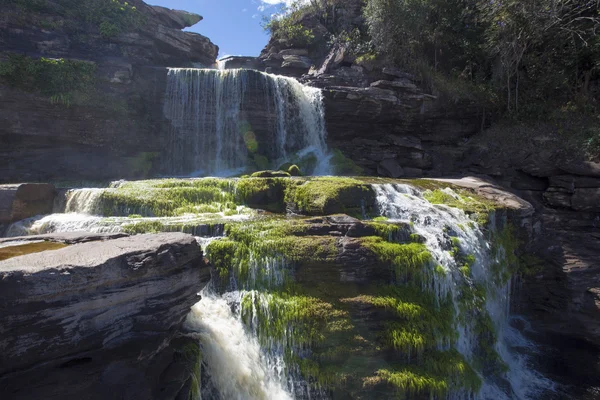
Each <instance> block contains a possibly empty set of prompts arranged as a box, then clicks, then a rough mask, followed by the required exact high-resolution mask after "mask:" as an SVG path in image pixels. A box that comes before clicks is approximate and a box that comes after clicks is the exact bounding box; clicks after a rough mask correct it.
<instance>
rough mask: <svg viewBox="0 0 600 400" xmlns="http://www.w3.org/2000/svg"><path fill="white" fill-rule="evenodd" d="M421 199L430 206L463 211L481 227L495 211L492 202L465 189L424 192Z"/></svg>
mask: <svg viewBox="0 0 600 400" xmlns="http://www.w3.org/2000/svg"><path fill="white" fill-rule="evenodd" d="M423 197H424V198H425V200H427V201H429V202H430V203H431V204H445V205H447V206H449V207H453V208H458V209H461V210H463V211H464V212H465V213H466V214H467V215H469V216H471V218H474V219H475V221H476V222H477V223H478V224H479V225H480V226H482V227H483V226H486V225H487V223H488V222H489V216H490V214H491V213H493V212H494V210H495V209H496V206H495V204H494V203H493V202H492V201H489V200H487V199H483V198H480V197H477V196H475V195H474V194H473V193H471V192H469V191H468V190H466V189H459V188H455V189H454V190H452V189H450V188H446V189H433V190H426V191H425V192H423Z"/></svg>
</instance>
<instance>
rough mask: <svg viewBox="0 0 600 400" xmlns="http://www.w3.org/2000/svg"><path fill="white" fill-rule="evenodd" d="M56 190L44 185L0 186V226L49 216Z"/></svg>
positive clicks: (51, 186)
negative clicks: (40, 216) (36, 216)
mask: <svg viewBox="0 0 600 400" xmlns="http://www.w3.org/2000/svg"><path fill="white" fill-rule="evenodd" d="M55 194H56V190H55V188H54V186H53V185H49V184H46V183H26V184H17V185H0V224H8V223H11V222H15V221H19V220H22V219H25V218H30V217H33V216H35V215H40V214H50V213H51V212H52V206H53V204H54V197H55Z"/></svg>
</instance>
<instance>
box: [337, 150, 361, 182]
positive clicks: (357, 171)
mask: <svg viewBox="0 0 600 400" xmlns="http://www.w3.org/2000/svg"><path fill="white" fill-rule="evenodd" d="M330 163H331V167H332V168H333V174H334V175H338V176H361V175H364V170H363V169H362V168H361V167H359V166H358V165H356V163H355V162H354V161H352V160H351V159H350V158H348V157H346V156H345V155H344V153H342V152H341V151H340V150H337V149H335V150H333V151H332V157H331V161H330Z"/></svg>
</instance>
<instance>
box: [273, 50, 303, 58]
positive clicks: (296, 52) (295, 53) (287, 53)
mask: <svg viewBox="0 0 600 400" xmlns="http://www.w3.org/2000/svg"><path fill="white" fill-rule="evenodd" d="M279 54H280V55H282V56H305V57H308V50H307V49H283V50H281V51H279Z"/></svg>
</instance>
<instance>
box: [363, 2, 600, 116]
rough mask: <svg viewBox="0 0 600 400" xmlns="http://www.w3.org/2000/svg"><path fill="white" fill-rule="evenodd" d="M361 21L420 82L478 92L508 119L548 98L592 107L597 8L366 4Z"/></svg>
mask: <svg viewBox="0 0 600 400" xmlns="http://www.w3.org/2000/svg"><path fill="white" fill-rule="evenodd" d="M365 17H366V24H367V26H368V30H369V33H370V37H371V39H372V41H373V45H374V46H375V48H376V49H377V51H378V52H379V53H380V54H382V55H385V56H386V57H387V58H388V60H389V61H392V62H394V63H396V64H397V65H400V66H402V67H404V68H406V69H408V70H412V71H413V72H415V73H417V74H419V75H420V77H421V78H426V76H425V75H427V74H430V75H432V74H433V75H437V76H441V77H444V78H446V79H450V80H454V81H456V82H460V81H462V82H463V83H469V84H472V85H473V86H474V87H476V86H477V85H485V86H487V87H488V88H489V89H486V90H488V91H489V92H490V93H493V96H492V97H491V98H490V99H493V97H496V98H498V97H500V96H502V97H503V100H504V102H503V104H504V105H505V107H506V111H508V112H516V113H519V112H526V108H527V107H528V106H529V105H530V104H532V103H540V102H542V103H546V102H548V99H550V98H554V97H557V98H559V99H560V100H559V101H563V102H566V101H568V100H569V99H573V98H574V97H576V98H579V100H580V101H581V100H583V101H584V102H586V101H588V100H591V99H590V98H589V82H590V79H591V78H592V77H593V76H596V77H597V76H598V72H599V69H598V67H599V66H600V64H599V63H598V61H597V60H599V59H600V44H599V42H598V36H597V35H596V31H597V29H598V27H599V26H600V18H599V15H598V4H597V3H596V2H584V3H579V2H562V3H560V5H559V4H558V3H557V2H555V1H554V0H543V1H517V0H511V1H502V2H489V1H483V0H482V1H475V2H465V1H464V0H450V1H446V0H426V1H413V0H409V1H402V2H389V1H386V0H368V1H367V5H366V7H365ZM426 71H429V72H426ZM424 72H425V73H424ZM429 83H430V84H431V85H432V86H433V87H432V88H433V89H435V86H438V87H437V89H439V85H436V82H435V81H434V80H431V79H429ZM582 98H586V99H582ZM497 105H498V106H499V104H497Z"/></svg>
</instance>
